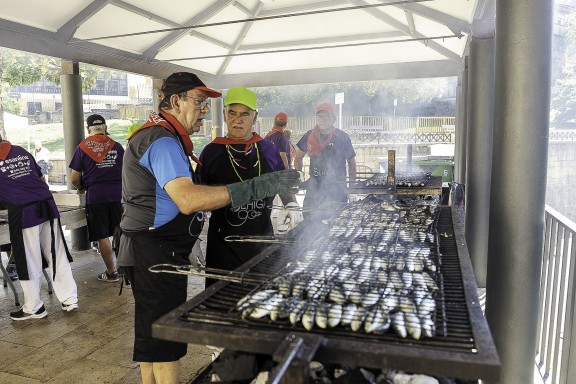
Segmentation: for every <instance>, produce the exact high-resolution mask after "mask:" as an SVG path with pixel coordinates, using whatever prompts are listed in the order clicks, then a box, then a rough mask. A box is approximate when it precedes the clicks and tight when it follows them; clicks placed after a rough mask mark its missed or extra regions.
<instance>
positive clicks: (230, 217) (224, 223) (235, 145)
mask: <svg viewBox="0 0 576 384" xmlns="http://www.w3.org/2000/svg"><path fill="white" fill-rule="evenodd" d="M257 116H258V112H256V94H255V93H254V92H252V91H251V90H249V89H247V88H244V87H235V88H231V89H229V90H228V92H227V93H226V96H225V98H224V121H225V122H226V126H227V128H228V133H227V135H226V136H225V137H217V138H216V139H214V140H213V141H212V142H211V143H210V144H208V145H207V146H206V147H204V150H203V151H202V153H201V154H200V164H199V165H198V166H197V167H196V170H195V173H194V176H195V179H194V180H195V181H196V182H198V183H199V184H207V185H224V184H230V183H235V182H242V181H245V180H248V179H252V178H256V177H258V176H261V175H263V174H266V173H270V172H274V171H279V170H283V169H285V165H284V162H283V161H282V158H281V157H280V153H279V152H278V150H277V149H276V147H275V146H274V144H272V143H271V142H269V141H267V140H264V139H263V138H262V137H260V136H259V135H258V134H257V133H255V132H252V126H253V125H254V123H255V122H256V118H257ZM280 198H281V199H282V202H283V203H284V204H286V205H287V204H289V203H292V204H295V205H296V207H298V204H297V203H296V199H295V197H294V195H293V194H287V195H280ZM273 199H274V196H272V197H266V198H263V199H259V200H256V201H252V202H250V203H249V204H245V205H242V206H241V207H235V208H232V207H231V206H230V205H228V206H225V207H223V208H220V209H216V210H213V211H212V215H211V216H210V225H209V227H208V242H207V245H206V267H209V268H218V269H224V270H234V269H236V268H238V267H239V266H241V265H242V264H244V263H245V262H246V261H248V260H250V259H251V258H253V257H254V256H256V255H257V254H258V253H260V252H261V251H262V250H263V246H262V244H258V243H240V242H229V241H226V240H225V238H226V237H227V236H230V235H273V234H274V231H273V227H272V221H271V218H270V213H271V210H272V200H273ZM290 212H291V213H292V214H293V215H292V218H291V219H292V220H293V221H298V220H299V221H301V220H302V213H301V212H300V211H299V210H296V209H293V210H291V211H290ZM298 216H299V217H298ZM215 282H216V281H215V280H213V279H206V286H209V285H211V284H213V283H215Z"/></svg>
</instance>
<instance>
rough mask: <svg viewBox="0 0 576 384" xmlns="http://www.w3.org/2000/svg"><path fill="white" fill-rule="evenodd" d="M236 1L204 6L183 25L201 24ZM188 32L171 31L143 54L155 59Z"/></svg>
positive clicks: (227, 0) (231, 0) (222, 0)
mask: <svg viewBox="0 0 576 384" xmlns="http://www.w3.org/2000/svg"><path fill="white" fill-rule="evenodd" d="M234 1H235V0H221V1H216V2H214V3H213V4H212V5H210V6H209V7H207V8H204V10H203V11H202V12H200V13H198V14H197V15H196V16H194V17H193V18H191V19H190V20H188V21H187V22H186V23H184V25H183V26H185V27H193V26H195V25H197V24H200V23H202V22H204V21H206V20H208V19H209V18H211V17H212V16H214V15H216V14H217V13H218V12H219V11H221V10H222V9H224V8H226V7H227V6H228V5H230V3H232V2H234ZM188 33H189V31H187V30H182V31H174V32H171V33H170V34H169V35H168V36H166V37H164V38H162V39H161V40H160V41H158V42H157V43H155V44H154V45H152V46H151V47H150V48H148V49H147V50H145V51H144V53H143V54H142V56H143V57H145V58H147V59H148V60H152V59H154V57H156V55H157V54H158V52H160V50H161V49H162V48H164V47H165V46H166V45H168V44H170V43H172V42H174V41H176V40H178V39H180V38H181V37H182V36H185V35H186V34H188Z"/></svg>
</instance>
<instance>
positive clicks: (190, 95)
mask: <svg viewBox="0 0 576 384" xmlns="http://www.w3.org/2000/svg"><path fill="white" fill-rule="evenodd" d="M220 96H221V93H220V92H218V91H216V90H214V89H210V88H208V87H206V85H204V83H203V82H202V81H201V80H200V79H199V78H198V77H197V76H196V75H194V74H193V73H189V72H177V73H173V74H172V75H170V76H168V78H166V80H165V81H164V83H163V84H162V87H161V88H160V94H159V98H160V103H159V111H158V112H157V113H156V112H152V113H151V114H150V117H149V118H148V121H147V122H145V123H144V125H142V126H141V127H140V128H138V129H137V130H135V131H134V132H133V133H132V134H131V135H130V138H129V139H128V145H127V147H126V151H125V154H124V161H123V168H122V202H123V207H124V213H123V215H122V220H121V222H120V227H121V229H122V237H121V239H120V248H119V252H118V265H119V266H120V267H122V270H123V271H124V273H125V275H127V276H128V279H129V281H130V282H131V285H132V293H133V294H134V301H135V310H134V312H135V315H134V317H135V326H134V332H135V338H134V355H133V359H134V361H138V362H140V371H141V374H142V382H143V383H144V384H148V383H178V382H179V363H178V362H179V360H180V359H181V358H182V357H183V356H184V355H185V354H186V352H187V351H186V350H187V344H185V343H176V342H172V341H165V340H159V339H156V338H153V337H152V323H153V322H154V321H156V320H157V319H159V318H160V317H161V316H163V315H164V314H166V313H168V312H169V311H171V310H173V309H174V308H176V307H177V306H179V305H181V304H183V303H184V302H185V301H186V298H187V290H188V284H187V277H186V276H185V275H174V274H164V273H152V272H150V270H149V268H150V266H152V265H156V264H163V263H167V264H190V261H189V259H188V255H189V254H190V252H191V250H192V247H193V246H194V243H195V242H196V240H197V239H198V236H199V235H200V232H201V230H202V224H203V217H204V213H203V212H202V211H207V210H215V209H218V208H222V207H226V206H228V205H230V206H231V207H240V206H243V205H247V204H250V203H251V202H252V201H254V200H261V199H265V198H266V197H268V196H275V195H276V194H277V193H290V192H292V193H293V192H294V186H296V185H297V184H298V181H299V176H300V175H299V174H298V172H296V171H294V170H292V171H290V170H284V171H277V172H270V173H266V174H262V175H261V176H259V177H254V178H250V179H244V181H240V180H238V182H235V183H231V184H229V185H223V184H220V185H219V186H206V185H197V184H195V183H194V182H193V180H192V173H193V169H192V163H191V161H190V160H192V161H194V162H197V163H198V162H199V161H198V158H197V157H196V156H195V155H194V152H193V145H192V140H191V139H190V135H191V134H193V133H194V132H198V131H199V130H200V128H201V127H202V124H203V120H204V117H205V115H206V113H207V112H208V111H209V110H210V98H214V97H220ZM241 180H242V179H241ZM296 190H297V188H296Z"/></svg>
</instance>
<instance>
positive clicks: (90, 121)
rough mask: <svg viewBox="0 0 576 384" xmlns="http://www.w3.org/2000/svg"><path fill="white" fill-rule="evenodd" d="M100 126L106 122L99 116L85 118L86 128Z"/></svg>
mask: <svg viewBox="0 0 576 384" xmlns="http://www.w3.org/2000/svg"><path fill="white" fill-rule="evenodd" d="M102 124H106V120H104V118H103V117H102V116H101V115H90V116H88V117H87V118H86V125H87V126H88V128H90V127H93V126H95V125H102Z"/></svg>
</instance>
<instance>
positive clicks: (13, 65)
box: [0, 47, 114, 137]
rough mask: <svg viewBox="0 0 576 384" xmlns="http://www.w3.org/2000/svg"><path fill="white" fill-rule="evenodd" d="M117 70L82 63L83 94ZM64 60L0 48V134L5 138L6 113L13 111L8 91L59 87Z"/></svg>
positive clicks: (12, 103)
mask: <svg viewBox="0 0 576 384" xmlns="http://www.w3.org/2000/svg"><path fill="white" fill-rule="evenodd" d="M113 73H114V71H112V70H109V69H105V68H102V67H97V66H94V65H90V64H84V63H81V64H80V75H81V77H82V91H83V92H87V91H89V90H90V88H91V87H92V86H94V85H95V84H96V79H97V78H98V77H100V78H109V77H110V76H112V75H113ZM60 75H61V61H60V59H58V58H54V57H49V56H42V55H36V54H33V53H28V52H23V51H17V50H13V49H8V48H2V47H0V135H2V137H6V132H5V129H4V113H3V112H4V110H8V111H12V110H13V109H14V108H13V107H14V102H15V101H14V100H11V99H10V97H9V95H8V93H7V92H6V89H9V88H14V87H16V86H18V85H29V84H33V83H36V82H38V81H41V80H44V79H45V80H46V81H48V82H50V83H52V84H55V85H60Z"/></svg>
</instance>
